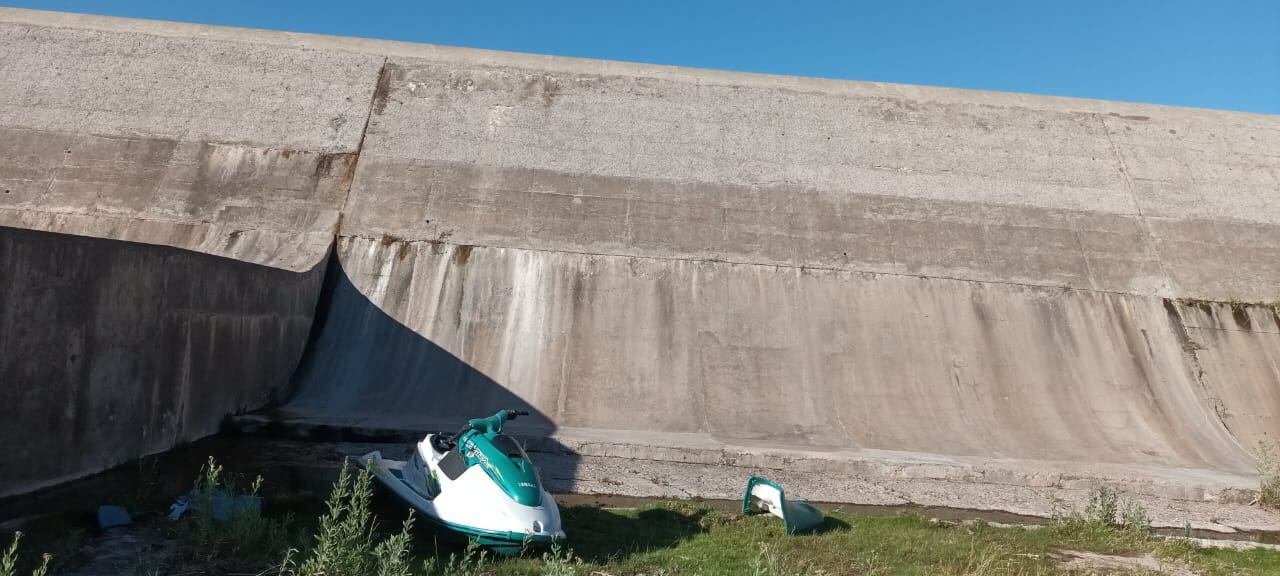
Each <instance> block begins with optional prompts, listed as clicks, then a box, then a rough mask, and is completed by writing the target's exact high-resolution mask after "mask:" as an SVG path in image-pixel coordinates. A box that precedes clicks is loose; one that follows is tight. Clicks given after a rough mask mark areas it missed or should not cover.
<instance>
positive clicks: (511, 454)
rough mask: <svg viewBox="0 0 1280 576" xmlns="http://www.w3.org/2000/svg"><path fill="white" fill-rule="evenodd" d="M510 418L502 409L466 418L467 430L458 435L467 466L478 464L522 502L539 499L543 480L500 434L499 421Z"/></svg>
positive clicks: (527, 503)
mask: <svg viewBox="0 0 1280 576" xmlns="http://www.w3.org/2000/svg"><path fill="white" fill-rule="evenodd" d="M508 418H509V415H508V411H507V410H501V411H499V412H498V413H496V414H494V415H493V416H489V417H487V418H474V419H472V420H470V421H468V422H467V430H466V431H465V432H463V433H462V434H461V435H460V436H459V437H458V446H459V447H462V448H463V450H462V452H463V456H464V457H465V458H466V462H467V466H473V465H477V464H478V465H480V467H481V468H482V469H484V471H485V473H486V474H488V475H489V477H490V478H492V479H493V481H494V483H496V484H497V485H498V486H499V487H501V488H502V491H503V492H505V493H506V494H507V496H510V497H511V499H512V500H515V501H516V502H517V503H519V504H522V505H525V506H538V505H539V504H541V503H542V482H541V481H540V480H539V479H538V472H537V470H536V469H534V467H533V464H532V463H531V462H530V461H529V457H528V456H527V455H526V454H525V453H524V450H523V449H522V448H520V446H519V444H516V442H515V441H514V440H512V439H511V438H510V437H509V436H503V435H502V425H503V423H505V422H506V421H507V420H508Z"/></svg>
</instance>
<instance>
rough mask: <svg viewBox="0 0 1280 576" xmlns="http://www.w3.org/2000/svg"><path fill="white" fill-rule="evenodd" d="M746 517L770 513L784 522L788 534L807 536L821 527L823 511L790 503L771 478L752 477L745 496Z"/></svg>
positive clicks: (743, 510) (805, 505) (808, 504)
mask: <svg viewBox="0 0 1280 576" xmlns="http://www.w3.org/2000/svg"><path fill="white" fill-rule="evenodd" d="M742 513H743V514H763V513H769V514H773V515H774V516H777V517H779V518H782V523H783V525H784V526H786V528H787V534H790V535H796V534H806V533H809V532H813V531H814V530H817V529H818V527H820V526H822V523H823V517H822V511H821V510H818V509H817V508H815V507H814V506H813V505H812V504H810V503H808V502H805V501H803V500H787V498H786V495H785V494H784V493H783V491H782V486H779V485H778V483H777V482H774V481H772V480H769V479H768V478H761V477H759V476H752V477H751V479H750V480H748V481H747V489H746V491H745V492H744V493H743V494H742Z"/></svg>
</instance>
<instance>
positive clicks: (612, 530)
mask: <svg viewBox="0 0 1280 576" xmlns="http://www.w3.org/2000/svg"><path fill="white" fill-rule="evenodd" d="M564 522H565V530H566V531H567V532H568V533H569V534H570V537H571V539H572V540H571V544H572V546H573V549H572V552H571V556H570V557H571V558H572V560H570V561H568V562H565V561H564V558H563V554H562V556H561V558H560V559H559V560H560V561H559V562H556V563H550V562H548V560H547V558H544V557H543V556H540V555H538V554H536V553H534V554H527V555H526V557H522V558H514V559H498V560H494V559H491V558H490V559H488V562H487V563H486V565H485V566H484V567H483V569H475V570H473V571H470V572H467V571H465V570H464V571H457V572H452V573H450V574H451V575H453V574H481V573H491V574H493V575H494V576H506V575H541V574H547V573H549V572H548V567H549V566H552V567H561V568H563V567H567V568H568V570H562V571H561V572H557V573H560V574H578V575H582V576H587V575H590V574H608V575H611V576H624V575H639V574H646V575H649V576H655V575H658V574H701V575H706V576H714V575H722V574H723V575H730V574H733V575H738V574H748V575H792V574H796V575H799V574H825V575H845V574H848V575H868V576H870V575H876V576H882V575H902V576H908V575H910V576H917V575H918V576H947V575H965V576H1004V575H1010V576H1013V575H1019V576H1023V575H1025V576H1032V575H1053V574H1066V572H1063V571H1062V570H1060V569H1058V568H1057V567H1056V566H1055V565H1054V563H1053V562H1052V561H1051V560H1050V559H1049V554H1050V553H1052V552H1054V551H1057V550H1081V551H1091V552H1099V553H1105V554H1121V555H1126V554H1142V553H1154V554H1156V555H1157V556H1159V557H1162V558H1166V559H1170V560H1176V561H1180V562H1185V563H1187V564H1190V565H1191V566H1193V567H1196V568H1197V569H1199V570H1201V571H1202V573H1204V574H1207V575H1228V574H1232V575H1255V574H1256V575H1262V574H1280V553H1277V552H1272V551H1262V550H1259V551H1250V552H1237V551H1226V550H1199V549H1196V548H1194V547H1192V546H1189V545H1183V544H1176V543H1171V542H1167V541H1164V540H1161V539H1158V538H1155V537H1153V536H1151V535H1150V534H1148V533H1146V532H1143V531H1139V530H1130V529H1124V528H1120V527H1116V526H1112V525H1106V524H1101V523H1098V522H1091V521H1067V522H1061V523H1057V524H1053V525H1050V526H1046V527H1043V528H1039V529H1024V528H1004V527H999V528H997V527H992V526H988V525H986V524H982V523H976V524H968V525H955V524H946V523H938V522H932V521H929V520H927V519H924V518H921V517H919V516H914V515H904V516H896V517H868V516H856V515H852V514H844V513H841V512H834V513H831V514H829V515H828V518H827V522H826V524H825V526H824V527H823V530H822V532H821V533H819V534H814V535H809V536H787V535H786V534H785V531H784V530H783V527H782V523H781V522H780V521H779V520H777V519H776V518H773V517H771V516H752V517H742V516H740V515H737V514H732V513H726V512H720V511H716V510H712V509H709V508H704V507H700V506H697V505H694V504H689V503H683V502H670V503H663V504H655V505H652V506H645V507H643V508H638V509H599V508H586V507H582V508H568V509H566V510H564ZM441 553H448V552H447V551H445V552H441ZM570 570H571V571H570Z"/></svg>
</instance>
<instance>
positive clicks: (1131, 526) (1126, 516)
mask: <svg viewBox="0 0 1280 576" xmlns="http://www.w3.org/2000/svg"><path fill="white" fill-rule="evenodd" d="M1120 519H1121V524H1122V525H1123V526H1124V529H1125V530H1129V531H1131V532H1141V533H1150V532H1151V514H1150V513H1148V512H1147V507H1146V506H1143V505H1142V503H1141V502H1138V501H1137V500H1125V503H1124V507H1123V508H1122V510H1121V512H1120Z"/></svg>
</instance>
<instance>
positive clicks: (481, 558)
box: [422, 541, 489, 576]
mask: <svg viewBox="0 0 1280 576" xmlns="http://www.w3.org/2000/svg"><path fill="white" fill-rule="evenodd" d="M488 564H489V553H488V552H485V551H484V550H481V549H480V545H479V544H477V543H475V542H474V541H472V542H469V543H467V549H466V550H463V552H462V554H461V555H455V554H450V555H449V560H448V561H447V562H443V563H442V562H440V561H439V560H437V559H436V558H428V559H426V560H425V561H423V563H422V572H423V574H425V575H426V576H473V575H474V574H483V573H486V572H487V571H486V570H485V568H486V567H487V565H488Z"/></svg>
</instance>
